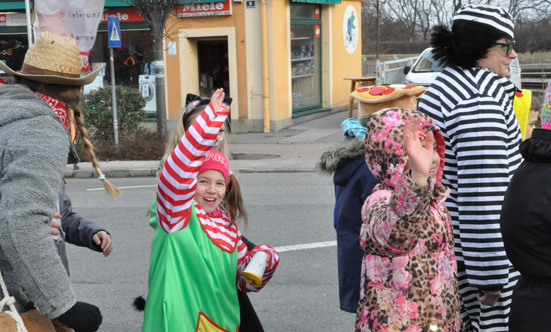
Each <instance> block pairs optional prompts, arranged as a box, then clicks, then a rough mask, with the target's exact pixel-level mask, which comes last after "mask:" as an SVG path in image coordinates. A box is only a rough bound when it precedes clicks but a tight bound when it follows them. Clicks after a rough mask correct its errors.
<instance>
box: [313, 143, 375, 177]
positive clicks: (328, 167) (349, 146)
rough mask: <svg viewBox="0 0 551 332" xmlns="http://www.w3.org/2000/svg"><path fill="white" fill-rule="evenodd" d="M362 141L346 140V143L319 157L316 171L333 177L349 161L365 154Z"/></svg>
mask: <svg viewBox="0 0 551 332" xmlns="http://www.w3.org/2000/svg"><path fill="white" fill-rule="evenodd" d="M364 144H365V143H364V140H359V139H356V138H350V137H349V138H348V142H347V143H346V144H344V145H343V146H340V147H338V148H336V149H334V150H329V151H326V152H324V153H323V154H322V155H321V158H320V160H319V162H318V164H317V165H316V167H317V169H318V171H319V172H320V173H322V174H325V175H333V174H334V173H335V172H336V171H337V170H338V169H340V168H342V167H344V166H346V165H347V164H348V163H349V162H350V161H352V160H353V159H355V158H356V157H358V156H361V155H363V154H364V153H365V146H364Z"/></svg>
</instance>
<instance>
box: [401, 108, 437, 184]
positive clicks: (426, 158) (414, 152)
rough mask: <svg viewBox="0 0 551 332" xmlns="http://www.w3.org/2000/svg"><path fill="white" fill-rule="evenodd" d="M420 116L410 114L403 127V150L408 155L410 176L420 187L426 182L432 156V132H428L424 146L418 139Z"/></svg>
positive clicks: (431, 165)
mask: <svg viewBox="0 0 551 332" xmlns="http://www.w3.org/2000/svg"><path fill="white" fill-rule="evenodd" d="M420 124H421V118H420V117H417V118H416V119H414V117H413V116H412V115H410V116H409V119H408V120H406V125H405V127H404V150H405V151H406V154H407V155H408V157H409V164H410V166H411V177H412V178H413V181H415V183H417V185H419V186H420V187H424V186H425V185H426V184H427V178H428V176H429V173H430V170H431V167H433V158H434V134H433V133H432V131H430V132H428V134H427V137H426V141H425V146H423V144H422V143H421V141H420V140H419V126H420Z"/></svg>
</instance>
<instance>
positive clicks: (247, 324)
mask: <svg viewBox="0 0 551 332" xmlns="http://www.w3.org/2000/svg"><path fill="white" fill-rule="evenodd" d="M237 299H238V300H239V311H240V313H241V325H240V326H239V332H264V329H263V328H262V324H261V323H260V319H258V316H257V315H256V311H254V308H253V304H252V303H251V300H249V296H248V295H247V293H245V292H241V291H239V290H238V291H237Z"/></svg>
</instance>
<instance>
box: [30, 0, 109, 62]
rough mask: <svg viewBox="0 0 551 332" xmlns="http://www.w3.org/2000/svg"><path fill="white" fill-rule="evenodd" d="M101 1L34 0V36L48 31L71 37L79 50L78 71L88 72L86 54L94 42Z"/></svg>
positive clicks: (101, 13)
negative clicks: (79, 65)
mask: <svg viewBox="0 0 551 332" xmlns="http://www.w3.org/2000/svg"><path fill="white" fill-rule="evenodd" d="M104 3H105V1H104V0H94V1H90V0H35V1H34V9H35V23H34V26H33V29H34V33H35V36H39V35H40V33H42V31H49V32H51V33H53V34H56V35H59V36H69V37H73V39H74V40H75V41H76V42H77V45H78V49H79V51H80V58H81V61H82V69H81V71H83V72H86V71H89V70H90V69H91V68H92V67H91V65H90V61H89V60H88V55H89V54H90V49H91V48H92V46H94V43H95V42H96V36H97V31H98V25H99V22H100V20H101V19H102V17H103V6H104Z"/></svg>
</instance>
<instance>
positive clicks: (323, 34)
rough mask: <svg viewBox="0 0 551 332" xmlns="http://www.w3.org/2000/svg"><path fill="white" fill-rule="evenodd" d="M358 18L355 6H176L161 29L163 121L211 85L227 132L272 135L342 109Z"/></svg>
mask: <svg viewBox="0 0 551 332" xmlns="http://www.w3.org/2000/svg"><path fill="white" fill-rule="evenodd" d="M360 14H361V0H256V1H245V0H243V1H241V0H219V1H215V0H199V1H196V2H195V3H193V4H189V5H183V6H182V7H180V8H179V9H178V11H177V13H176V15H175V16H174V17H172V18H170V19H169V20H168V22H167V24H166V27H167V31H166V38H165V45H166V50H167V51H166V52H165V59H164V60H165V84H166V85H165V86H166V93H167V114H168V118H169V120H172V119H177V118H178V115H179V112H180V110H181V108H182V106H183V105H184V103H185V97H186V94H187V93H194V94H199V95H201V96H210V95H211V94H212V92H213V91H214V89H216V88H218V87H223V88H224V89H225V91H226V92H227V94H229V96H230V97H232V98H233V102H232V107H231V114H230V119H231V123H232V131H233V132H263V131H272V132H273V131H277V130H279V129H281V128H284V127H287V126H289V125H291V124H293V122H294V120H293V119H296V118H298V117H301V116H304V115H308V114H313V113H320V114H321V113H322V112H326V111H328V110H331V109H335V108H343V109H346V107H347V106H348V104H349V94H350V81H347V80H345V78H346V77H357V76H361V71H362V69H361V68H362V67H361V65H362V63H361V61H362V57H361V49H362V48H361V39H360V38H359V36H360V33H359V31H360V24H361V22H360V18H361V15H360ZM263 42H265V43H264V44H263ZM263 59H267V61H263ZM264 64H266V67H263V65H264ZM264 87H266V90H263V88H264Z"/></svg>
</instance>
